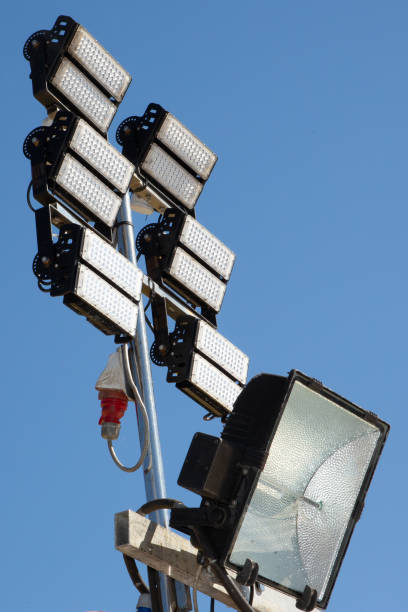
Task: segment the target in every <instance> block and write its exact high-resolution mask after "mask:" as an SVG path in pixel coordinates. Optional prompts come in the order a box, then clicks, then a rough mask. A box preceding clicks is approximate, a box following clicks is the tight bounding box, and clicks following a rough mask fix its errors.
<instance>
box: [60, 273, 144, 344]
mask: <svg viewBox="0 0 408 612" xmlns="http://www.w3.org/2000/svg"><path fill="white" fill-rule="evenodd" d="M51 295H52V293H51ZM64 304H66V306H69V307H70V308H71V309H72V310H74V311H75V312H77V313H78V314H81V315H84V316H85V317H86V318H87V319H88V321H89V322H90V323H92V325H94V326H95V327H97V328H98V329H100V330H101V331H103V332H104V333H105V334H107V335H111V334H120V333H124V334H127V335H129V336H131V337H132V338H133V337H134V336H135V334H136V322H137V314H138V306H137V304H135V303H134V302H132V301H131V300H129V299H128V298H127V297H125V296H124V295H123V293H121V292H120V291H118V290H117V289H115V287H113V285H110V284H109V283H108V282H107V281H106V280H104V279H103V278H102V277H101V276H99V275H98V274H95V272H93V270H91V269H90V268H88V267H87V266H85V265H84V264H82V263H79V264H78V265H77V267H76V268H75V275H74V276H73V283H72V286H71V288H70V290H67V292H66V293H65V295H64Z"/></svg>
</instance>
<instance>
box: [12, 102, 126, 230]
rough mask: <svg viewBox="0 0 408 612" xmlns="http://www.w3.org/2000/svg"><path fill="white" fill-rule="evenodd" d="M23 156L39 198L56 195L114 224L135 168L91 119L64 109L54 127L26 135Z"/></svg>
mask: <svg viewBox="0 0 408 612" xmlns="http://www.w3.org/2000/svg"><path fill="white" fill-rule="evenodd" d="M24 154H25V155H26V157H28V158H29V159H30V160H31V169H32V180H33V193H34V197H35V198H36V199H37V200H38V201H39V202H41V203H42V204H49V203H50V202H52V201H54V199H55V198H54V196H55V195H56V196H58V197H59V198H60V199H61V200H63V201H64V202H66V203H67V204H69V205H70V206H72V207H73V208H75V209H76V210H77V211H78V212H80V213H81V214H82V215H83V216H84V217H85V218H86V219H88V220H89V219H90V220H95V221H99V222H102V223H104V224H105V225H107V226H108V227H112V226H113V224H114V222H115V219H116V215H117V213H118V210H119V207H120V205H121V197H122V196H123V194H125V193H126V191H127V189H128V187H129V184H130V182H131V179H132V175H133V173H134V166H133V165H132V164H131V163H130V162H129V161H128V160H127V159H126V157H124V156H123V155H121V154H120V153H119V151H117V150H116V149H115V148H114V147H113V146H112V145H110V144H109V143H108V142H107V141H106V139H105V138H103V137H102V136H101V135H100V134H98V132H96V130H94V129H93V128H92V127H91V126H90V125H89V124H88V123H86V122H85V121H84V120H83V119H78V117H76V116H75V115H73V114H72V113H68V112H65V111H60V112H58V113H57V114H56V116H55V118H54V121H53V123H52V125H51V126H48V127H45V126H44V127H40V128H37V129H35V130H33V131H32V132H31V133H30V134H29V135H28V136H27V138H26V139H25V142H24Z"/></svg>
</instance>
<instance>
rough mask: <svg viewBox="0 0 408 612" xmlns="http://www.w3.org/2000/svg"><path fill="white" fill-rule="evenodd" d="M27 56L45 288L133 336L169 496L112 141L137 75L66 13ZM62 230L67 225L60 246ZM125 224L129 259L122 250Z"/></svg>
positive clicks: (154, 464) (156, 461)
mask: <svg viewBox="0 0 408 612" xmlns="http://www.w3.org/2000/svg"><path fill="white" fill-rule="evenodd" d="M24 57H25V58H26V59H27V60H28V61H29V62H30V66H31V75H30V77H31V80H32V85H33V94H34V97H35V98H36V99H37V100H38V101H39V102H40V103H41V104H43V106H45V108H46V110H47V113H48V119H47V121H46V122H45V124H43V126H41V127H39V128H36V129H35V130H33V131H32V132H30V134H29V135H28V136H27V138H26V140H25V142H24V154H25V156H26V157H27V158H28V159H29V160H30V161H31V170H32V183H31V184H32V188H33V195H34V197H35V199H36V200H37V201H38V202H40V204H41V205H42V206H43V208H42V207H40V208H39V209H37V210H36V211H35V216H36V229H37V242H38V253H37V256H36V258H35V259H34V265H33V271H34V273H35V275H36V276H37V279H38V286H39V288H40V289H42V290H43V291H47V292H49V293H50V295H51V296H63V297H64V304H66V305H67V306H69V307H70V308H71V309H72V310H74V311H75V312H77V313H79V314H81V315H84V316H85V317H86V318H87V320H88V321H89V322H90V323H91V324H93V325H94V326H95V327H97V328H98V329H100V330H101V331H103V332H104V333H105V334H115V335H116V337H117V338H118V340H119V341H120V340H121V341H129V340H130V341H131V345H132V347H133V355H134V361H133V362H132V363H131V368H132V373H133V377H134V378H135V379H136V380H138V383H139V387H140V389H141V395H142V397H143V402H144V404H145V407H146V410H147V413H148V421H149V437H150V445H149V451H148V453H147V456H146V458H145V462H144V467H145V470H144V479H145V489H146V496H147V499H148V500H151V499H156V498H158V497H159V498H160V497H165V494H166V491H165V483H164V476H163V461H162V456H161V449H160V441H159V433H158V426H157V417H156V411H155V403H154V394H153V386H152V377H151V370H150V362H149V350H148V346H147V339H146V329H145V318H144V310H143V302H142V300H141V291H142V281H143V274H142V272H141V271H140V270H139V269H138V268H137V265H136V254H135V248H134V235H133V225H132V219H131V212H130V206H129V194H128V188H129V186H130V185H132V181H133V182H134V180H135V179H136V177H135V175H134V171H135V168H134V166H133V165H132V163H130V162H129V161H128V160H127V158H126V157H124V156H123V155H121V154H120V153H119V152H118V151H117V150H116V149H115V148H114V147H112V146H111V145H110V144H109V143H108V141H107V131H108V129H109V126H110V124H111V121H112V119H113V117H114V115H115V113H116V111H117V109H118V106H119V104H120V103H121V101H122V99H123V96H124V95H125V93H126V91H127V88H128V86H129V84H130V81H131V76H130V75H129V73H128V72H127V71H126V70H124V68H123V67H122V66H121V65H120V64H119V63H118V62H117V61H116V60H115V59H114V58H113V57H112V56H111V55H110V53H108V51H106V49H104V48H103V47H102V45H100V43H99V42H98V41H97V40H96V39H95V38H94V37H93V36H92V35H91V34H89V32H87V31H86V30H85V28H83V26H81V25H80V24H79V23H77V22H76V21H74V20H73V19H72V18H71V17H68V16H65V15H61V16H60V17H58V18H57V20H56V22H55V24H54V26H53V27H52V28H51V29H50V30H40V31H38V32H35V33H34V34H33V35H32V36H30V37H29V38H28V40H27V41H26V43H25V45H24ZM137 184H138V183H137V182H136V186H137ZM116 219H118V222H117V223H116ZM52 226H56V227H58V229H59V230H60V234H59V238H58V240H57V242H56V243H55V242H53V240H52V232H51V227H52ZM117 229H119V231H118V234H119V243H120V251H121V252H122V253H123V255H124V256H125V257H123V255H121V254H119V253H118V252H117V251H116V248H115V244H116V237H115V233H116V230H117ZM139 435H140V438H141V440H143V439H144V437H145V435H146V431H145V427H144V423H143V419H139ZM154 514H155V518H156V520H157V522H158V523H160V524H162V525H164V526H166V525H167V524H168V517H167V512H166V511H165V510H159V511H157V512H155V513H154ZM161 583H162V584H161V586H162V588H161V593H160V598H161V602H158V605H159V608H160V609H162V610H164V611H165V612H167V611H168V610H169V609H170V607H169V603H168V598H167V591H168V589H167V578H166V577H164V576H162V577H161ZM180 586H182V585H178V584H175V590H176V598H177V604H178V608H179V609H186V608H187V606H186V605H185V602H184V601H183V598H185V596H186V595H185V591H184V587H183V588H179V587H180ZM151 590H153V585H152V584H151Z"/></svg>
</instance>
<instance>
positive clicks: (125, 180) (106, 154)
mask: <svg viewBox="0 0 408 612" xmlns="http://www.w3.org/2000/svg"><path fill="white" fill-rule="evenodd" d="M69 146H70V148H71V149H72V150H73V151H75V152H76V153H78V155H80V156H81V157H82V158H83V159H84V160H85V161H87V162H88V164H90V165H91V166H92V167H93V168H95V170H97V171H98V172H99V173H100V174H102V176H104V177H105V178H106V180H107V181H109V182H110V183H112V185H114V186H115V187H116V188H117V189H118V190H119V191H120V192H121V193H126V191H127V189H128V187H129V183H130V179H131V178H132V174H133V172H134V171H135V167H134V165H133V164H131V163H130V161H129V160H128V159H126V157H124V155H121V154H120V153H119V151H117V150H116V149H115V147H112V145H110V144H109V143H108V142H107V141H106V140H105V138H103V136H101V135H100V134H98V132H97V131H96V130H94V129H93V128H91V126H90V125H88V124H87V123H86V121H83V119H80V120H79V121H78V124H77V126H76V128H75V131H74V135H73V137H72V138H71V142H70V144H69Z"/></svg>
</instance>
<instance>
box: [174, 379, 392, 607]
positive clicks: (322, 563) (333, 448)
mask: <svg viewBox="0 0 408 612" xmlns="http://www.w3.org/2000/svg"><path fill="white" fill-rule="evenodd" d="M388 430H389V425H388V424H387V423H384V422H383V421H381V420H380V419H379V418H378V417H377V416H376V415H374V414H373V413H371V412H367V411H366V410H363V409H361V408H359V407H358V406H356V405H355V404H352V403H351V402H349V401H348V400H346V399H344V398H343V397H341V396H340V395H337V394H336V393H334V392H333V391H331V390H330V389H328V388H327V387H324V386H323V385H322V384H321V383H320V382H318V381H316V380H315V379H313V378H310V377H308V376H306V375H304V374H302V373H301V372H298V371H296V370H292V372H290V374H289V376H288V377H287V378H286V377H282V376H273V375H271V374H261V375H259V376H257V377H255V378H253V379H252V380H251V381H250V382H249V383H248V384H247V386H246V387H245V388H244V390H243V391H242V393H241V394H240V395H239V397H238V399H237V400H236V402H235V405H234V409H233V411H232V412H231V414H230V415H229V416H228V418H227V422H226V425H225V427H224V430H223V432H222V434H221V438H216V437H214V436H209V435H206V434H201V433H198V434H196V435H195V436H194V438H193V441H192V443H191V446H190V449H189V451H188V454H187V457H186V460H185V462H184V465H183V468H182V470H181V473H180V476H179V480H178V484H179V485H180V486H182V487H184V488H186V489H189V490H190V491H193V492H194V493H197V494H198V495H201V497H202V503H201V506H200V508H187V509H177V510H173V511H172V513H171V521H170V525H171V526H172V527H174V528H176V529H179V530H181V531H183V532H184V533H187V534H192V533H194V534H195V536H196V534H197V529H199V530H201V533H203V534H205V541H206V542H207V546H209V548H210V549H211V554H212V555H214V556H215V557H216V559H217V561H219V562H220V563H222V564H227V565H229V566H231V567H234V568H237V569H238V568H242V567H243V566H244V565H245V563H246V561H247V560H248V559H249V560H251V562H252V563H257V564H258V565H259V571H258V578H257V579H258V580H259V581H260V582H263V583H265V584H268V585H270V586H273V587H275V588H278V589H280V590H281V591H283V592H285V593H287V594H289V595H292V596H294V597H296V598H297V607H299V608H300V609H303V610H311V609H313V607H314V606H315V605H317V606H318V607H320V608H325V607H326V606H327V604H328V601H329V597H330V593H331V591H332V589H333V585H334V583H335V580H336V577H337V574H338V571H339V568H340V565H341V562H342V560H343V557H344V555H345V552H346V549H347V546H348V543H349V540H350V537H351V534H352V532H353V529H354V526H355V524H356V522H357V521H358V519H359V518H360V514H361V511H362V509H363V506H364V499H365V496H366V493H367V490H368V487H369V485H370V481H371V478H372V476H373V473H374V470H375V467H376V465H377V462H378V459H379V457H380V454H381V451H382V448H383V445H384V443H385V440H386V437H387V434H388ZM198 533H200V531H199V532H198ZM195 543H196V545H197V538H196V537H195ZM204 552H206V551H204Z"/></svg>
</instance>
